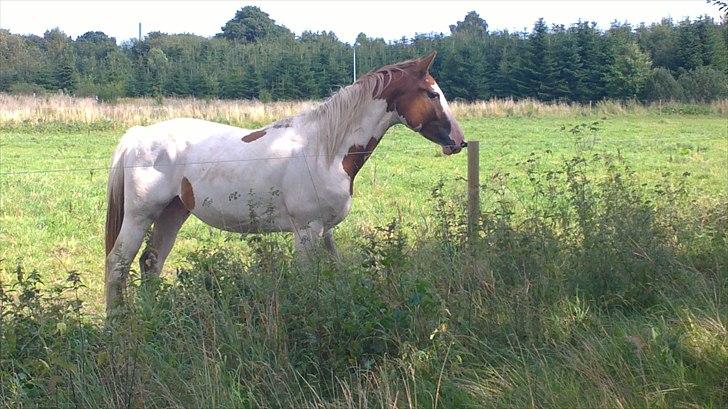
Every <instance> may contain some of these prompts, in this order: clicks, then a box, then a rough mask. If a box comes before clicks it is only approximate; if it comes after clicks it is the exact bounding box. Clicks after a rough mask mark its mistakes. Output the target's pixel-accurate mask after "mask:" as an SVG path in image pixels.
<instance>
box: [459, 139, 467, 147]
mask: <svg viewBox="0 0 728 409" xmlns="http://www.w3.org/2000/svg"><path fill="white" fill-rule="evenodd" d="M460 147H461V148H467V147H468V143H467V142H465V141H462V142H460Z"/></svg>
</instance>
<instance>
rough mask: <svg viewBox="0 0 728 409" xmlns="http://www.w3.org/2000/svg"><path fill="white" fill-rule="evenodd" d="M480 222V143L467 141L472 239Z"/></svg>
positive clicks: (469, 212)
mask: <svg viewBox="0 0 728 409" xmlns="http://www.w3.org/2000/svg"><path fill="white" fill-rule="evenodd" d="M479 220H480V143H479V142H478V141H468V235H469V236H470V237H473V235H474V234H475V232H476V231H477V228H478V222H479Z"/></svg>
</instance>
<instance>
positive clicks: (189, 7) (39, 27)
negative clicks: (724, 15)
mask: <svg viewBox="0 0 728 409" xmlns="http://www.w3.org/2000/svg"><path fill="white" fill-rule="evenodd" d="M245 5H256V6H258V7H260V8H261V9H262V10H263V11H265V12H266V13H268V14H269V15H270V17H271V18H272V19H274V20H275V21H276V22H277V23H278V24H282V25H284V26H286V27H288V28H289V29H290V30H291V31H293V32H295V33H296V34H301V32H302V31H304V30H312V31H321V30H326V31H333V32H335V33H336V35H337V36H338V37H339V39H340V40H342V41H344V42H349V43H350V42H352V41H353V40H354V39H355V38H356V35H357V34H358V33H360V32H364V33H366V34H367V35H368V36H370V37H383V38H384V39H386V40H394V39H399V38H401V37H403V36H404V37H408V38H409V37H413V36H414V35H415V34H416V33H429V32H436V33H439V32H442V33H449V25H450V24H454V23H455V22H456V21H458V20H462V19H463V17H464V16H465V14H466V13H467V12H468V11H470V10H475V11H476V12H478V14H480V16H481V17H482V18H484V19H485V20H486V21H487V22H488V25H489V26H490V28H491V29H492V30H500V29H508V30H511V31H514V30H523V29H528V30H530V28H531V27H532V26H533V23H534V21H536V20H537V19H538V18H539V17H544V18H545V19H546V22H547V23H548V24H554V23H556V24H565V25H569V24H571V23H574V22H576V21H577V20H579V19H582V20H590V21H596V22H597V23H598V24H599V26H600V27H601V28H607V27H609V23H610V22H612V21H614V20H618V21H621V22H624V21H628V22H630V23H633V24H634V25H637V24H638V23H639V22H646V23H651V22H657V21H660V19H662V18H663V17H672V18H673V19H674V20H676V21H679V20H682V19H683V18H685V17H688V16H689V17H691V18H695V17H697V16H700V15H704V14H707V15H710V16H712V17H714V18H716V20H717V19H719V16H720V12H719V11H718V8H717V7H716V6H712V5H709V4H707V3H706V2H705V1H704V0H687V1H685V0H667V1H664V0H663V1H657V0H652V1H629V0H621V1H619V0H617V1H614V0H612V1H596V0H583V1H577V0H571V1H545V0H542V1H526V0H515V1H422V0H420V1H265V2H250V1H189V0H188V1H140V0H136V1H64V0H55V1H40V0H0V28H3V29H7V30H10V31H11V32H12V33H17V34H29V33H32V34H37V35H43V32H45V31H46V30H48V29H50V28H53V27H59V28H60V29H61V30H63V31H64V32H65V33H66V34H68V35H70V36H72V37H73V38H76V37H77V36H79V35H81V34H83V33H85V32H86V31H103V32H105V33H106V34H108V35H110V36H113V37H116V39H117V40H118V41H119V42H121V41H123V40H127V39H129V38H132V37H136V36H137V30H138V23H139V22H141V23H142V33H148V32H150V31H161V32H165V33H194V34H198V35H201V36H206V37H209V36H212V35H214V34H215V33H217V32H219V31H220V27H221V26H222V25H223V24H225V22H226V21H227V20H229V19H231V18H232V17H233V16H234V15H235V11H236V10H237V9H239V8H241V7H243V6H245Z"/></svg>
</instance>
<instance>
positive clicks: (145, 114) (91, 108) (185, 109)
mask: <svg viewBox="0 0 728 409" xmlns="http://www.w3.org/2000/svg"><path fill="white" fill-rule="evenodd" d="M317 103H318V101H314V100H309V101H283V102H270V103H262V102H260V101H254V100H253V101H251V100H219V99H213V100H204V99H196V98H165V99H164V100H161V101H157V100H155V99H153V98H124V99H120V100H118V101H117V102H113V103H108V102H99V101H97V100H95V99H94V98H76V97H70V96H67V95H46V96H30V95H9V94H0V125H6V124H10V125H12V124H21V123H29V124H37V123H53V122H57V123H97V122H110V123H114V124H120V125H125V126H131V125H140V124H141V125H144V124H149V123H153V122H157V121H161V120H165V119H170V118H177V117H194V118H202V119H207V120H211V121H218V122H224V123H229V124H233V125H245V126H251V125H262V124H265V123H268V122H272V121H275V120H277V119H280V118H283V117H286V116H291V115H295V114H297V113H299V112H301V111H302V110H304V109H306V108H309V107H311V106H313V105H315V104H317ZM451 106H452V109H453V111H454V113H455V115H456V116H457V117H460V118H468V117H496V118H498V117H544V116H548V117H554V116H555V117H567V116H574V115H623V114H627V113H645V111H651V110H654V111H659V110H660V109H662V108H664V107H665V106H675V107H678V106H680V104H678V103H653V104H650V105H643V104H640V103H637V102H620V101H600V102H598V103H595V104H588V105H583V104H578V103H567V102H540V101H535V100H531V99H526V100H520V101H515V100H512V99H506V100H496V99H492V100H489V101H475V102H453V103H452V104H451ZM705 110H706V111H709V112H711V113H713V114H717V115H721V116H725V115H728V100H720V101H715V102H713V103H711V104H709V105H705Z"/></svg>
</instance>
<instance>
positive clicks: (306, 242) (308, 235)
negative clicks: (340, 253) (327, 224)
mask: <svg viewBox="0 0 728 409" xmlns="http://www.w3.org/2000/svg"><path fill="white" fill-rule="evenodd" d="M293 237H294V250H295V257H296V260H297V261H299V262H303V263H304V264H309V265H310V264H311V262H313V261H314V260H316V259H317V258H318V257H320V256H321V250H322V246H321V245H322V238H323V239H324V240H323V242H326V239H325V236H324V226H323V224H322V223H320V222H318V221H312V222H308V223H306V224H305V225H303V226H300V227H298V228H296V229H294V231H293ZM332 244H333V243H332Z"/></svg>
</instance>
